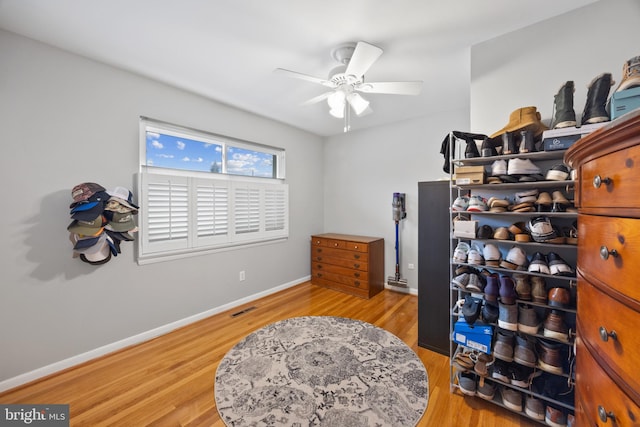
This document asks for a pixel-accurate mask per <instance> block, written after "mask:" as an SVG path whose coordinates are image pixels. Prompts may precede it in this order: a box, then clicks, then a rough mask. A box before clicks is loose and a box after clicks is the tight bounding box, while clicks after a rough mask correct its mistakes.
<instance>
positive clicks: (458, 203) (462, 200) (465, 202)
mask: <svg viewBox="0 0 640 427" xmlns="http://www.w3.org/2000/svg"><path fill="white" fill-rule="evenodd" d="M468 206H469V198H468V197H467V196H460V197H457V198H456V199H455V200H454V201H453V205H451V210H452V211H454V212H461V211H466V210H467V207H468Z"/></svg>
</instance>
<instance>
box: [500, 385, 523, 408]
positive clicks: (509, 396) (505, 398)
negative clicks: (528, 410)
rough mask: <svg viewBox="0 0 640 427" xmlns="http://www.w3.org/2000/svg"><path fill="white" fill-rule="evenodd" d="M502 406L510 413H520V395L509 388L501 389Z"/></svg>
mask: <svg viewBox="0 0 640 427" xmlns="http://www.w3.org/2000/svg"><path fill="white" fill-rule="evenodd" d="M500 395H501V396H502V404H503V405H504V406H506V407H507V408H509V409H511V410H512V411H516V412H521V411H522V393H520V392H519V391H517V390H514V389H512V388H510V387H504V386H503V387H501V388H500Z"/></svg>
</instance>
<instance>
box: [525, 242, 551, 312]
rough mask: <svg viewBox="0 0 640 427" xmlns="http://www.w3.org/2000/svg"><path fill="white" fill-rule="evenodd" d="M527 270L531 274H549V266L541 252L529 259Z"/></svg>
mask: <svg viewBox="0 0 640 427" xmlns="http://www.w3.org/2000/svg"><path fill="white" fill-rule="evenodd" d="M527 270H528V271H529V272H531V273H541V274H551V271H550V270H549V265H548V264H547V258H546V257H545V256H544V254H543V253H542V252H536V253H535V254H533V257H531V263H529V268H528V269H527ZM534 284H535V283H534ZM545 301H546V293H545Z"/></svg>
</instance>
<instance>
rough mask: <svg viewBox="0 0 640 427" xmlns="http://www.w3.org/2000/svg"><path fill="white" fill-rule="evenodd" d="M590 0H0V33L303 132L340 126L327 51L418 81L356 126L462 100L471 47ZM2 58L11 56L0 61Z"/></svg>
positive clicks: (380, 73)
mask: <svg viewBox="0 0 640 427" xmlns="http://www.w3.org/2000/svg"><path fill="white" fill-rule="evenodd" d="M594 1H595V0H562V1H558V0H456V1H452V2H448V1H443V0H396V1H389V0H315V1H312V0H269V1H268V0H107V1H105V0H0V28H3V29H5V30H8V31H12V32H15V33H17V34H21V35H24V36H26V37H30V38H33V39H35V40H39V41H42V42H45V43H48V44H50V45H53V46H57V47H60V48H62V49H65V50H68V51H71V52H75V53H77V54H80V55H83V56H86V57H89V58H92V59H95V60H98V61H102V62H105V63H107V64H111V65H113V66H116V67H120V68H123V69H126V70H130V71H133V72H136V73H139V74H141V75H145V76H148V77H150V78H153V79H157V80H160V81H162V82H165V83H168V84H171V85H174V86H177V87H180V88H183V89H186V90H189V91H192V92H195V93H198V94H200V95H202V96H205V97H209V98H211V99H214V100H217V101H219V102H223V103H225V104H229V105H232V106H234V107H237V108H241V109H243V110H247V111H250V112H253V113H256V114H259V115H262V116H266V117H269V118H272V119H275V120H278V121H280V122H284V123H288V124H290V125H292V126H295V127H298V128H301V129H305V130H307V131H309V132H312V133H315V134H318V135H322V136H328V135H335V134H339V133H341V132H342V121H341V120H340V119H336V118H333V117H331V116H330V115H329V113H328V106H327V104H326V103H325V102H322V103H319V104H314V105H310V106H300V104H301V103H302V102H304V101H306V100H308V99H310V98H312V97H314V96H316V95H319V94H321V93H323V92H325V89H326V88H324V87H323V86H320V85H316V84H313V83H310V82H306V81H303V80H298V79H291V78H289V77H286V76H284V75H280V74H277V73H274V72H273V70H274V69H276V68H279V67H280V68H286V69H290V70H294V71H298V72H302V73H305V74H310V75H313V76H317V77H321V78H326V77H327V75H328V73H329V71H330V70H331V69H332V68H333V67H334V66H336V65H338V63H337V62H335V61H334V60H333V59H332V58H331V50H332V49H333V48H334V47H336V46H338V45H340V44H342V43H345V42H351V41H353V42H355V41H360V40H362V41H366V42H368V43H371V44H374V45H377V46H379V47H381V48H382V49H384V53H383V54H382V56H381V57H380V59H378V61H377V62H376V63H375V64H373V66H372V67H371V69H370V70H369V72H368V73H367V74H366V78H367V80H368V81H399V80H422V81H424V86H423V90H422V93H421V94H420V95H419V96H402V95H373V94H367V95H366V98H367V99H368V100H370V101H371V107H372V109H373V113H372V114H369V115H367V116H364V117H356V118H353V119H352V129H353V130H357V129H363V128H368V127H372V126H378V125H382V124H388V123H392V122H397V121H401V120H406V119H410V118H414V117H418V116H424V115H430V114H435V113H437V112H438V111H440V110H452V109H456V108H465V107H466V106H467V105H468V99H469V94H468V81H469V65H468V57H469V47H470V46H472V45H473V44H476V43H478V42H482V41H485V40H488V39H490V38H493V37H496V36H498V35H501V34H505V33H508V32H510V31H513V30H516V29H519V28H522V27H525V26H528V25H531V24H533V23H536V22H539V21H542V20H544V19H547V18H550V17H553V16H556V15H559V14H562V13H565V12H567V11H570V10H572V9H576V8H578V7H582V6H584V5H586V4H589V3H593V2H594ZM2 60H3V61H6V60H7V58H2Z"/></svg>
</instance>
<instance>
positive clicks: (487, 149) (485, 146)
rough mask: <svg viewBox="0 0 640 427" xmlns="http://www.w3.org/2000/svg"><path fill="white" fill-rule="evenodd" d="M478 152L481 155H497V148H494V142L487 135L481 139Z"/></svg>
mask: <svg viewBox="0 0 640 427" xmlns="http://www.w3.org/2000/svg"><path fill="white" fill-rule="evenodd" d="M480 154H482V157H492V156H497V155H498V150H496V145H495V142H494V141H493V140H492V139H491V138H489V137H487V138H485V139H484V141H482V146H481V147H480Z"/></svg>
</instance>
